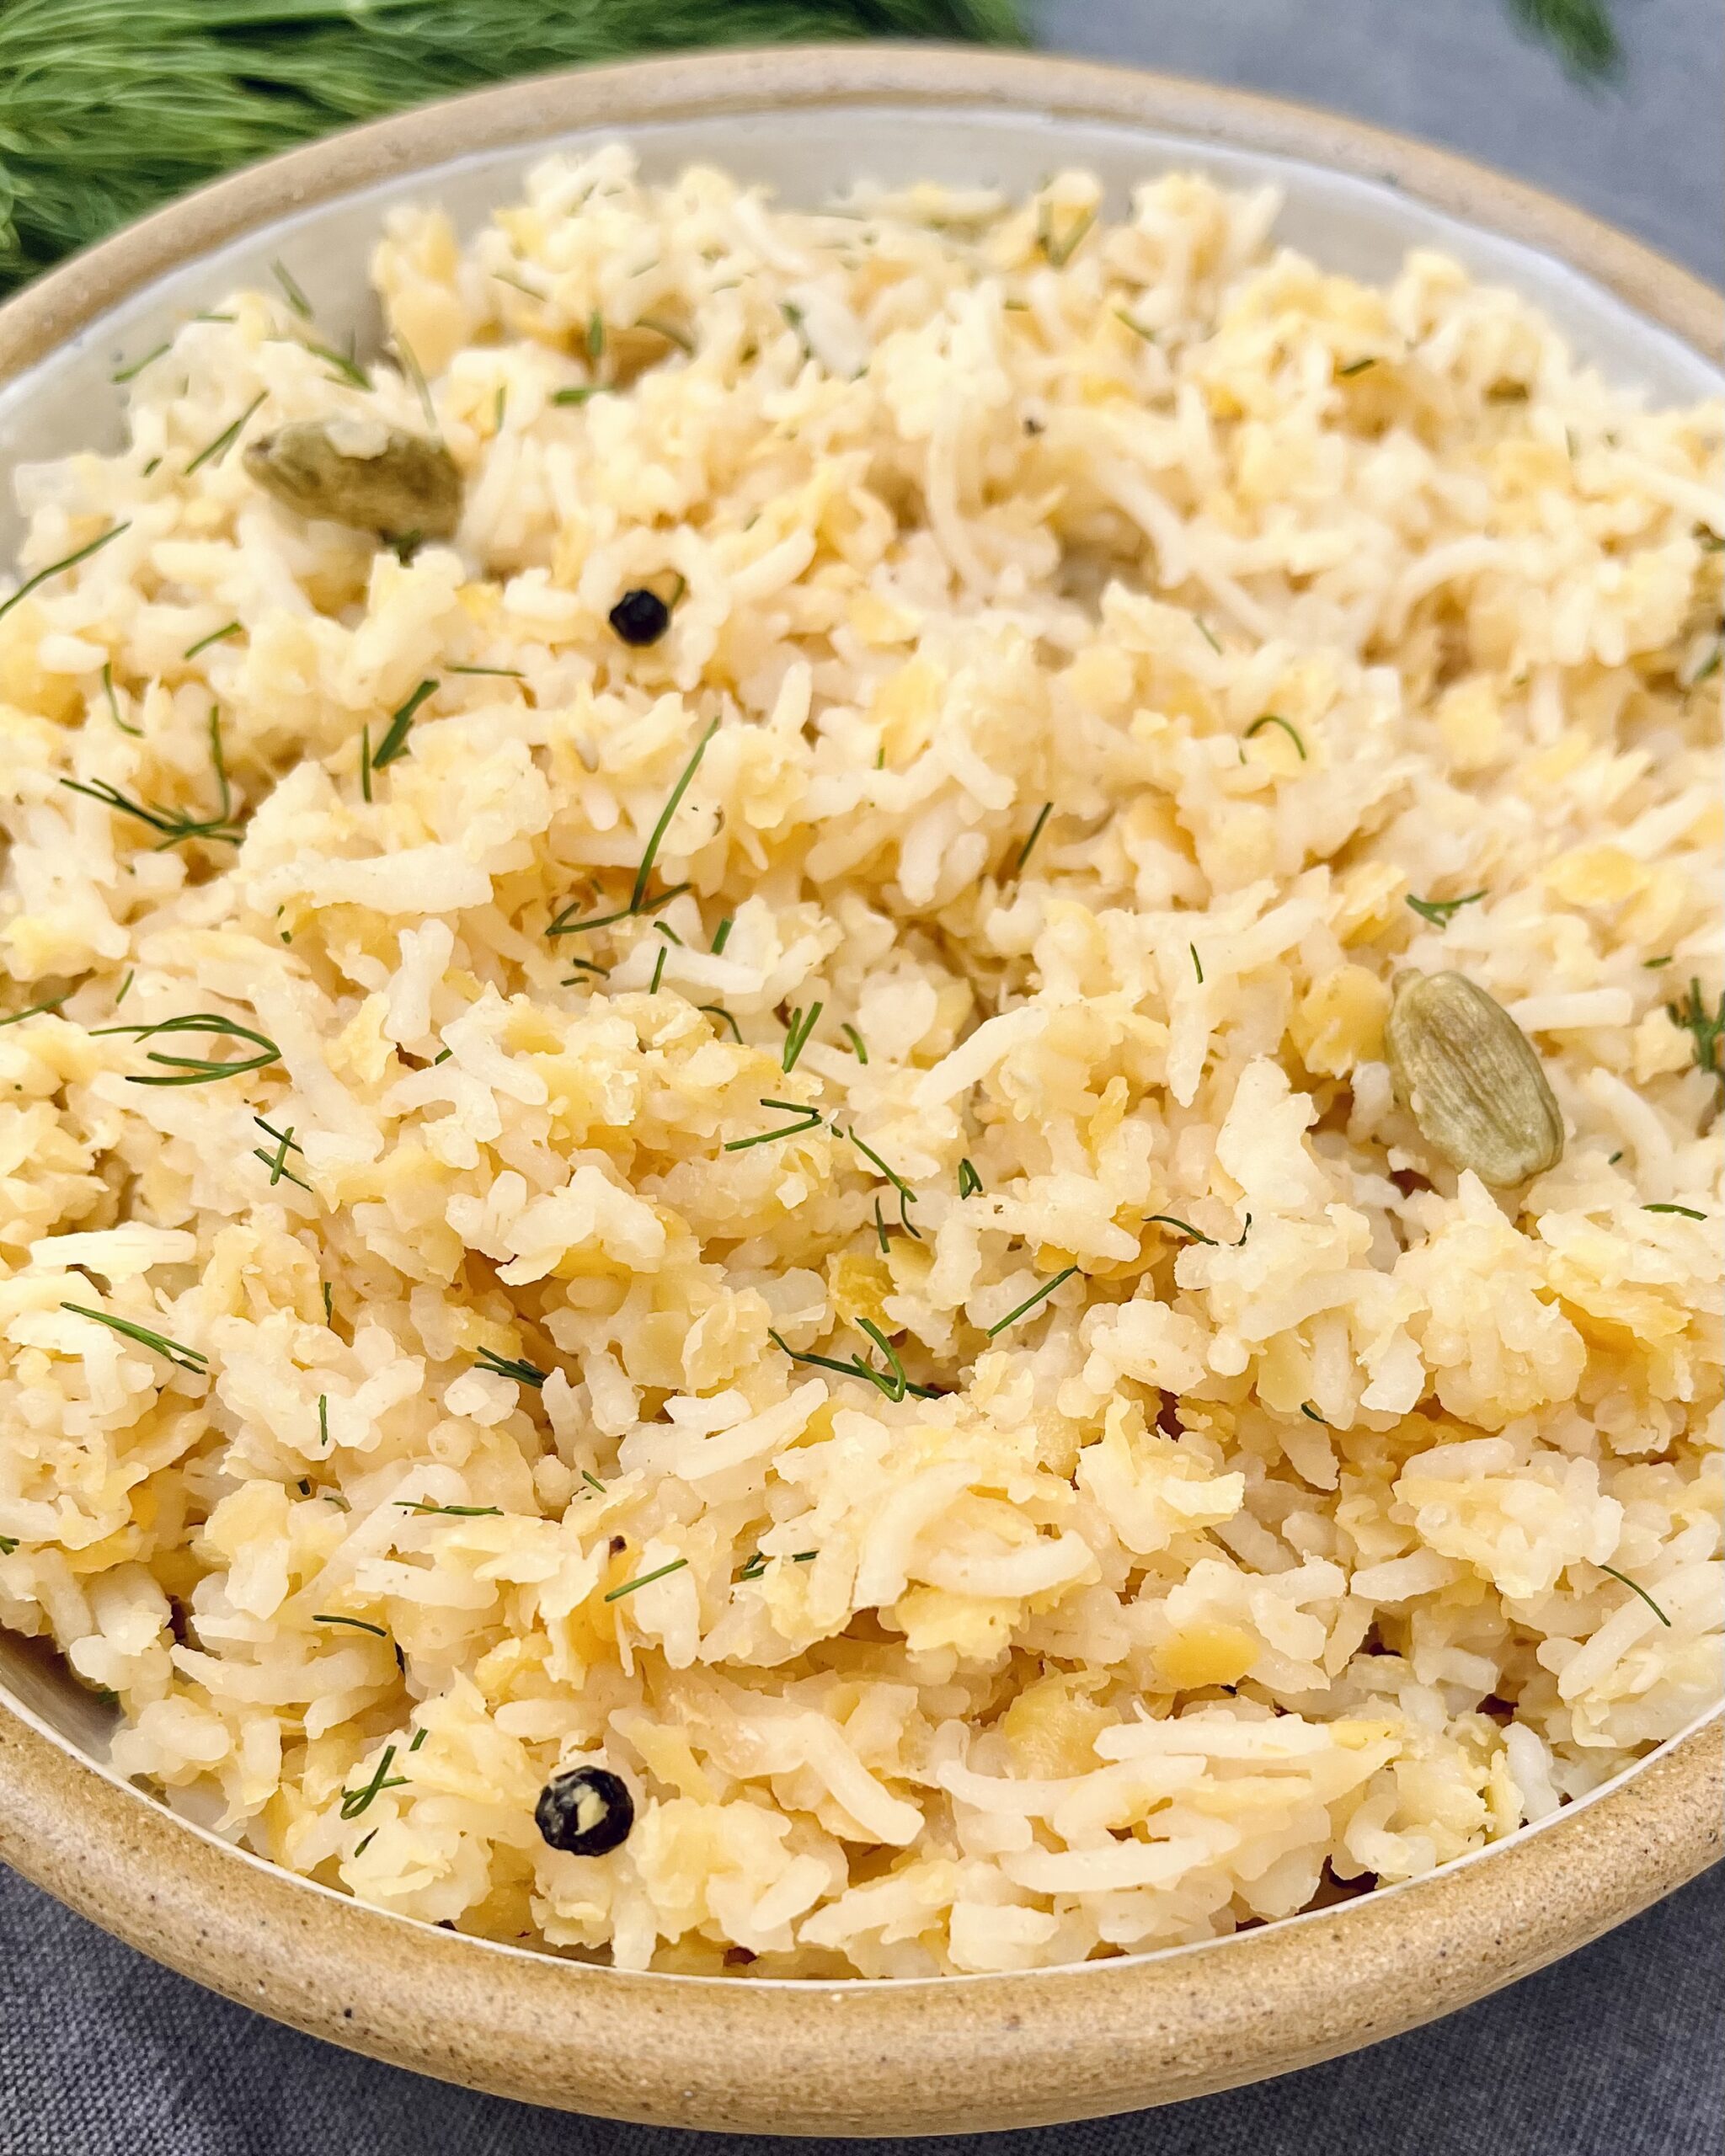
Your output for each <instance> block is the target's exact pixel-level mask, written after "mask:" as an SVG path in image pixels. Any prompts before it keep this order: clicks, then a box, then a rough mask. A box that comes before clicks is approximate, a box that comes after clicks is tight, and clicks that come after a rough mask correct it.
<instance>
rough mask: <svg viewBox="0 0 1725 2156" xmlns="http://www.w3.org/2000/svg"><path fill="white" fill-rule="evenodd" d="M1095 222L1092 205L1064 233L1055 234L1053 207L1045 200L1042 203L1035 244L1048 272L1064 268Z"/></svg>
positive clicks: (1094, 210)
mask: <svg viewBox="0 0 1725 2156" xmlns="http://www.w3.org/2000/svg"><path fill="white" fill-rule="evenodd" d="M1095 222H1096V208H1095V205H1093V204H1092V206H1091V207H1090V208H1089V209H1087V210H1085V211H1081V212H1080V213H1079V215H1078V216H1076V217H1075V218H1074V219H1073V221H1072V222H1071V224H1070V225H1069V226H1068V227H1066V229H1065V232H1061V233H1059V234H1056V232H1055V229H1054V205H1053V203H1051V202H1049V201H1047V200H1044V201H1043V202H1042V204H1041V205H1040V206H1039V210H1038V212H1037V219H1036V244H1037V246H1038V247H1039V248H1040V249H1041V251H1042V257H1043V259H1044V261H1045V262H1046V263H1047V264H1048V266H1049V269H1050V270H1064V269H1065V266H1066V264H1068V263H1069V262H1070V261H1071V259H1072V257H1073V256H1074V255H1075V254H1076V253H1077V251H1078V248H1079V247H1080V246H1081V243H1082V242H1083V240H1084V238H1085V236H1086V235H1087V233H1088V232H1089V230H1090V228H1091V227H1092V225H1093V224H1094V223H1095Z"/></svg>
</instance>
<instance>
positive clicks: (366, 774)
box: [360, 719, 371, 801]
mask: <svg viewBox="0 0 1725 2156" xmlns="http://www.w3.org/2000/svg"><path fill="white" fill-rule="evenodd" d="M360 798H361V800H364V801H370V799H371V722H370V720H369V719H368V720H367V721H366V723H365V725H363V726H362V727H361V728H360Z"/></svg>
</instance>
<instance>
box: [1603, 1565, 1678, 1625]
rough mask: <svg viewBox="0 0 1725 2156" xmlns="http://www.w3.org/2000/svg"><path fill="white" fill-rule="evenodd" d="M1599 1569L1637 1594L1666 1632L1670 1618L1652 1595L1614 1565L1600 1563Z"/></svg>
mask: <svg viewBox="0 0 1725 2156" xmlns="http://www.w3.org/2000/svg"><path fill="white" fill-rule="evenodd" d="M1599 1570H1600V1571H1601V1572H1609V1573H1610V1575H1611V1577H1612V1578H1613V1579H1614V1580H1620V1581H1621V1582H1622V1583H1623V1585H1624V1586H1625V1587H1626V1588H1628V1589H1629V1592H1630V1593H1632V1594H1638V1595H1639V1596H1640V1597H1641V1598H1642V1601H1643V1602H1644V1603H1646V1604H1647V1606H1648V1609H1651V1610H1652V1611H1653V1614H1654V1616H1656V1617H1657V1618H1658V1620H1659V1622H1660V1623H1661V1624H1662V1625H1664V1627H1665V1630H1667V1631H1668V1632H1669V1630H1670V1629H1671V1620H1670V1619H1669V1617H1668V1616H1667V1615H1666V1614H1665V1613H1664V1610H1663V1609H1660V1607H1659V1605H1658V1603H1657V1602H1655V1601H1654V1599H1653V1597H1652V1595H1650V1594H1649V1593H1648V1591H1647V1589H1646V1588H1644V1587H1637V1584H1636V1582H1634V1581H1633V1580H1632V1579H1631V1578H1630V1577H1629V1575H1628V1573H1627V1572H1619V1571H1618V1569H1617V1567H1616V1566H1615V1565H1601V1566H1600V1567H1599Z"/></svg>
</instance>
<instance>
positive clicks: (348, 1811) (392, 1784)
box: [341, 1744, 407, 1819]
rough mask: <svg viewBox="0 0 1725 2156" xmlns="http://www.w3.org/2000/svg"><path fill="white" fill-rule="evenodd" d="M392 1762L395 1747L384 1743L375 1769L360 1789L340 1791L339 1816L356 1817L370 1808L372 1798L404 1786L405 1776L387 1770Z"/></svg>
mask: <svg viewBox="0 0 1725 2156" xmlns="http://www.w3.org/2000/svg"><path fill="white" fill-rule="evenodd" d="M394 1763H395V1747H394V1746H393V1744H386V1745H385V1746H384V1748H383V1757H382V1758H381V1759H380V1760H379V1761H378V1762H377V1773H376V1774H373V1775H372V1777H371V1780H370V1781H369V1782H367V1783H366V1785H365V1786H364V1787H363V1788H361V1789H344V1790H343V1791H342V1792H341V1816H342V1817H343V1818H344V1819H357V1818H358V1817H359V1816H360V1813H361V1812H366V1811H369V1810H370V1809H371V1801H372V1799H373V1798H374V1797H377V1796H381V1795H382V1792H383V1791H384V1790H387V1789H401V1788H403V1787H405V1785H406V1783H407V1776H406V1775H405V1774H391V1773H390V1771H389V1769H390V1768H391V1767H392V1766H393V1764H394Z"/></svg>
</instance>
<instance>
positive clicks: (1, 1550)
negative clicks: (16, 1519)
mask: <svg viewBox="0 0 1725 2156" xmlns="http://www.w3.org/2000/svg"><path fill="white" fill-rule="evenodd" d="M17 1553H18V1537H17V1536H16V1535H15V1534H0V1557H12V1556H16V1555H17Z"/></svg>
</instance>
